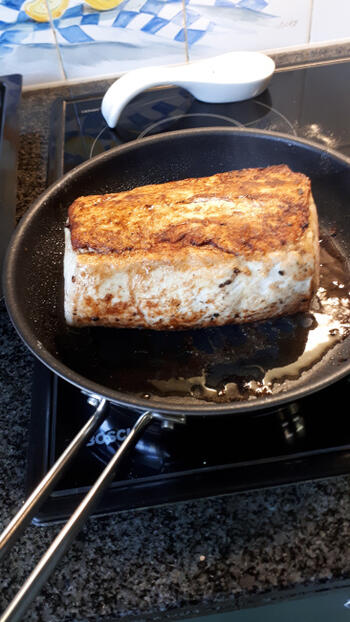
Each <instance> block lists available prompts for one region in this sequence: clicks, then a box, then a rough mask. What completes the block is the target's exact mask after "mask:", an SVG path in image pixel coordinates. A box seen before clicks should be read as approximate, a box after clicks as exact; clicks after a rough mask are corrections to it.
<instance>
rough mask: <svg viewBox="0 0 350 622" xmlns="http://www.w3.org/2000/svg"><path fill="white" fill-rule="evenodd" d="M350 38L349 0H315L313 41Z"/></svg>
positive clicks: (312, 28)
mask: <svg viewBox="0 0 350 622" xmlns="http://www.w3.org/2000/svg"><path fill="white" fill-rule="evenodd" d="M337 39H350V2H349V0H314V3H313V12H312V23H311V36H310V41H311V43H318V42H322V41H335V40H337Z"/></svg>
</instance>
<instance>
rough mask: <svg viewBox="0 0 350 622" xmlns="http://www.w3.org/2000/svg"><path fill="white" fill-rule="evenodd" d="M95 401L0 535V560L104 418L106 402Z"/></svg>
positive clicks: (102, 400) (101, 400) (103, 400)
mask: <svg viewBox="0 0 350 622" xmlns="http://www.w3.org/2000/svg"><path fill="white" fill-rule="evenodd" d="M96 401H97V403H98V405H97V407H96V409H95V412H94V413H93V415H92V416H91V417H90V419H89V420H88V421H87V422H86V424H85V425H84V426H83V427H82V428H81V430H79V432H78V434H77V435H76V436H75V437H74V438H73V440H72V441H71V443H70V444H69V445H68V447H67V448H66V449H65V450H64V452H63V453H62V454H61V455H60V457H59V458H58V459H57V460H56V462H55V463H54V464H53V465H52V467H51V469H50V470H49V471H48V472H47V473H46V475H45V477H44V478H43V479H42V480H41V482H39V484H38V485H37V486H36V488H35V489H34V490H33V492H32V493H31V495H30V496H29V497H28V499H27V500H26V501H25V503H24V504H23V505H22V507H21V508H20V510H19V511H18V512H17V514H16V515H15V516H14V517H13V519H12V520H11V522H10V523H9V524H8V526H7V527H6V529H4V531H3V532H2V534H1V535H0V560H1V559H2V558H3V557H4V556H5V555H6V553H7V552H8V551H9V549H10V548H11V547H12V546H13V545H14V543H15V542H16V540H18V538H19V537H20V535H21V533H22V532H23V530H24V529H25V527H26V526H27V525H28V523H29V522H30V520H31V518H32V517H33V516H34V514H35V513H36V511H37V510H38V509H39V507H40V506H41V504H42V503H43V502H44V501H45V499H46V498H47V497H48V496H49V494H50V492H51V491H52V490H53V488H54V487H55V485H56V484H57V482H58V480H59V479H60V478H61V477H62V475H63V473H64V472H65V470H66V468H67V467H68V465H69V463H70V462H71V460H72V459H73V458H74V456H75V455H76V454H77V453H78V451H79V449H80V447H82V445H84V444H85V443H86V442H87V441H88V439H89V438H90V436H91V435H92V434H93V432H94V431H95V430H96V429H97V428H98V426H99V425H100V424H101V422H102V421H103V419H104V418H105V416H106V406H107V400H105V399H101V398H98V400H96Z"/></svg>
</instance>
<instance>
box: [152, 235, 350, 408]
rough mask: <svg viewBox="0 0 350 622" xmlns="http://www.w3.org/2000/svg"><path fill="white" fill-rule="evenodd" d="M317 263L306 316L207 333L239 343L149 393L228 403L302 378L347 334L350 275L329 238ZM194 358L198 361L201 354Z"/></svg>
mask: <svg viewBox="0 0 350 622" xmlns="http://www.w3.org/2000/svg"><path fill="white" fill-rule="evenodd" d="M320 260H321V266H320V287H319V290H318V292H317V295H316V297H315V299H314V302H313V305H312V308H311V310H310V313H306V314H305V313H304V314H297V315H295V316H292V317H289V318H282V319H278V320H271V321H268V322H259V323H255V324H247V325H245V326H241V327H237V326H235V327H231V328H227V327H225V328H221V329H209V330H208V331H207V333H208V335H207V339H208V342H209V343H211V341H212V339H213V338H214V341H215V333H217V332H221V334H222V335H223V337H224V339H225V337H226V338H227V336H228V334H227V333H230V331H235V332H236V333H237V334H240V335H241V337H243V342H242V340H241V343H238V344H237V347H236V348H235V349H234V350H235V351H234V352H232V353H231V355H230V354H229V353H227V354H226V355H223V352H224V350H225V347H224V348H220V347H218V348H215V345H214V346H213V348H212V351H211V352H208V358H207V361H206V363H205V365H204V366H203V367H202V370H201V373H200V374H198V375H192V376H191V377H185V376H182V377H180V376H177V377H172V378H168V379H166V378H153V379H150V383H151V384H152V386H153V391H155V392H156V393H157V394H162V395H167V396H171V395H175V394H177V395H192V396H193V397H195V398H197V399H202V400H203V399H204V400H210V401H215V402H230V401H236V400H242V399H247V398H252V397H259V396H263V395H269V394H271V393H273V390H274V387H275V386H276V384H277V383H278V384H279V385H280V384H281V383H282V382H283V381H285V380H287V379H297V378H298V377H300V375H301V373H302V372H303V371H305V370H307V369H310V368H311V367H312V366H313V365H315V363H317V362H318V361H320V359H321V358H322V357H323V356H324V355H325V353H326V352H327V351H328V350H330V349H331V348H332V347H333V346H334V345H336V344H337V343H338V342H339V341H341V340H343V339H344V338H345V337H346V336H347V335H348V334H349V333H350V301H349V293H350V271H349V267H348V264H347V261H346V260H345V258H344V257H343V256H342V254H341V253H340V252H339V250H338V249H337V247H336V245H335V243H334V241H333V239H332V237H331V236H330V235H328V234H327V235H324V237H323V238H322V239H321V241H320ZM244 337H246V339H244ZM216 340H217V339H216ZM238 341H239V339H238ZM243 344H245V345H244V347H242V346H243ZM216 349H217V353H216V354H217V356H215V350H216ZM193 354H195V352H193ZM232 355H233V356H232ZM197 358H199V359H201V358H202V356H201V353H197Z"/></svg>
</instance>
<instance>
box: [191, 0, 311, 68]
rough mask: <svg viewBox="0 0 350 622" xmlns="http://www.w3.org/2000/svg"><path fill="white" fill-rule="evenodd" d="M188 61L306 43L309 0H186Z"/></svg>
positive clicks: (309, 10) (309, 12)
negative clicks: (240, 51)
mask: <svg viewBox="0 0 350 622" xmlns="http://www.w3.org/2000/svg"><path fill="white" fill-rule="evenodd" d="M186 17H187V32H188V45H189V57H190V60H194V59H198V58H205V57H209V56H214V55H216V54H221V53H225V52H231V51H233V50H276V49H281V48H288V47H292V46H298V45H304V44H306V43H308V37H309V28H310V19H311V0H293V2H288V1H286V0H186Z"/></svg>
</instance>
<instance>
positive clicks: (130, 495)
mask: <svg viewBox="0 0 350 622" xmlns="http://www.w3.org/2000/svg"><path fill="white" fill-rule="evenodd" d="M349 78H350V63H349V62H338V63H332V64H328V65H320V66H313V67H308V68H300V69H294V70H288V71H287V70H283V71H280V72H277V73H276V74H275V76H274V77H273V80H272V82H271V85H270V87H269V89H268V90H267V91H265V93H263V94H262V95H261V96H259V97H258V98H256V99H254V100H249V101H246V102H240V103H235V104H220V105H219V104H218V105H216V104H205V103H201V102H198V101H196V100H195V99H194V98H193V97H192V96H191V95H190V94H189V93H187V92H186V91H184V90H183V89H181V88H177V87H171V88H161V89H153V90H151V91H148V92H145V93H143V94H142V95H139V96H138V97H136V98H135V99H134V100H133V101H132V102H131V103H130V104H129V105H128V106H127V107H126V108H125V110H124V112H123V114H122V117H121V119H120V121H119V123H118V126H117V128H116V129H115V130H110V129H109V128H108V127H107V126H106V124H105V122H104V120H103V117H102V115H101V112H100V104H101V94H99V95H95V94H93V95H91V97H84V98H72V99H67V100H64V101H62V100H59V101H57V102H56V104H55V107H54V109H53V113H52V123H51V128H52V134H51V142H50V153H49V163H48V183H51V182H53V181H54V180H55V179H57V178H58V177H59V176H61V175H62V174H63V173H65V172H67V171H68V170H70V169H71V168H73V167H74V166H76V165H78V164H80V163H81V162H83V161H84V160H86V159H88V158H90V157H93V156H94V155H97V154H98V153H101V152H102V151H104V150H107V149H110V148H111V147H114V146H117V145H120V144H122V143H124V142H128V141H130V140H139V139H141V138H142V137H144V136H146V135H150V134H154V133H158V132H161V131H170V130H171V131H174V130H177V129H182V128H187V127H188V128H191V127H207V126H228V125H232V126H237V127H240V126H244V127H252V128H260V129H267V130H273V131H278V132H283V133H285V134H290V135H292V136H299V137H304V138H308V139H312V140H314V141H316V142H319V143H321V144H323V145H324V146H326V147H327V148H329V147H331V148H333V149H336V150H339V151H341V152H343V153H345V154H347V155H349V156H350V123H349V118H348V107H349V102H350V79H349ZM348 385H349V379H344V380H342V381H340V382H338V383H337V384H336V385H334V386H332V387H329V388H327V389H325V390H323V391H322V392H319V393H317V394H314V395H311V396H309V397H307V398H304V399H303V400H300V401H299V402H297V403H292V404H289V405H286V406H283V407H282V408H280V409H278V410H273V411H271V410H269V411H259V412H257V413H255V414H254V415H249V416H247V415H246V414H243V415H240V416H235V417H230V416H215V417H213V418H212V417H209V418H200V419H198V417H196V418H194V420H192V419H191V418H189V419H188V421H187V423H186V425H185V426H180V425H175V428H174V429H169V428H162V427H161V426H160V425H159V423H155V424H152V425H151V426H150V428H149V429H148V430H147V431H146V432H145V433H144V435H143V437H142V439H141V440H140V441H139V442H138V444H137V447H136V449H135V451H134V452H132V453H131V454H130V456H129V457H128V458H127V459H126V461H125V463H124V465H123V466H122V467H121V468H120V469H119V471H118V472H117V474H116V476H115V481H114V483H113V485H112V486H111V487H110V489H109V490H108V491H107V493H106V494H105V495H104V497H103V499H102V501H101V503H100V505H99V507H98V509H97V511H96V514H106V513H111V512H116V511H121V510H125V509H130V508H140V507H149V506H152V505H160V504H165V503H170V502H175V501H180V500H189V499H194V498H198V497H209V496H214V495H221V494H229V493H232V492H234V491H239V490H249V489H253V488H259V487H263V486H272V485H278V484H283V483H288V482H293V481H294V482H295V481H301V480H305V479H312V478H320V477H326V476H330V475H335V474H339V473H345V472H349V471H350V420H349V419H348V418H347V417H346V416H344V409H345V404H346V398H347V395H348V391H349V386H348ZM92 409H93V407H92V406H91V405H90V404H89V403H88V401H87V398H86V396H85V395H83V394H82V393H81V392H80V391H79V390H78V389H76V388H74V387H73V386H71V385H69V384H67V383H66V382H65V381H63V380H61V379H59V378H57V377H56V376H54V375H53V374H52V373H51V372H50V371H48V370H47V369H46V368H44V367H43V366H42V365H41V364H40V363H37V364H36V369H35V376H34V385H33V407H32V427H31V437H30V443H29V447H30V451H29V460H28V478H27V488H28V492H29V491H30V490H31V489H32V488H33V487H34V485H35V483H36V482H37V481H39V480H40V479H41V477H42V476H43V475H44V474H45V472H46V471H47V469H48V468H49V467H50V465H51V464H52V463H53V462H54V460H55V458H56V457H57V456H58V455H59V454H60V452H61V451H62V450H63V449H64V448H65V447H66V446H67V444H68V442H69V441H70V440H71V439H72V437H73V436H74V434H75V433H76V432H77V431H78V429H79V428H80V427H81V426H82V425H83V424H84V423H85V422H86V419H87V417H88V416H90V415H91V414H92ZM137 416H138V414H137V413H133V412H130V411H127V410H125V409H123V408H119V407H116V406H113V405H110V406H109V410H108V414H107V417H106V419H105V421H104V423H103V424H102V425H101V427H100V428H99V430H98V431H97V433H95V434H94V436H93V437H92V438H91V440H90V441H89V442H88V444H87V445H86V447H85V448H84V449H83V450H82V451H81V452H80V454H79V457H78V458H77V459H76V461H75V463H73V464H72V466H71V467H70V469H69V471H68V472H67V474H66V475H65V476H64V478H63V479H62V480H61V482H60V484H59V486H58V488H57V490H56V491H55V492H54V493H53V494H52V495H51V496H50V498H49V500H48V501H47V502H46V504H45V505H44V507H43V508H42V510H41V511H40V514H39V515H38V516H37V517H36V519H35V521H36V522H37V523H47V522H50V521H58V520H62V519H64V518H66V517H67V516H68V515H70V513H71V512H72V511H73V509H74V508H75V507H76V505H77V503H78V501H79V499H80V498H81V497H82V495H83V494H84V492H86V490H87V489H88V487H89V486H90V485H91V484H92V483H93V482H94V480H95V479H96V477H97V476H98V474H99V473H100V472H101V470H102V468H103V465H104V464H106V463H107V461H108V459H109V458H110V457H111V455H112V453H114V452H115V450H116V448H117V447H118V446H119V444H120V443H121V442H122V440H123V439H124V438H125V435H126V434H127V429H128V428H130V427H131V426H132V424H133V423H134V421H135V420H136V418H137Z"/></svg>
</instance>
